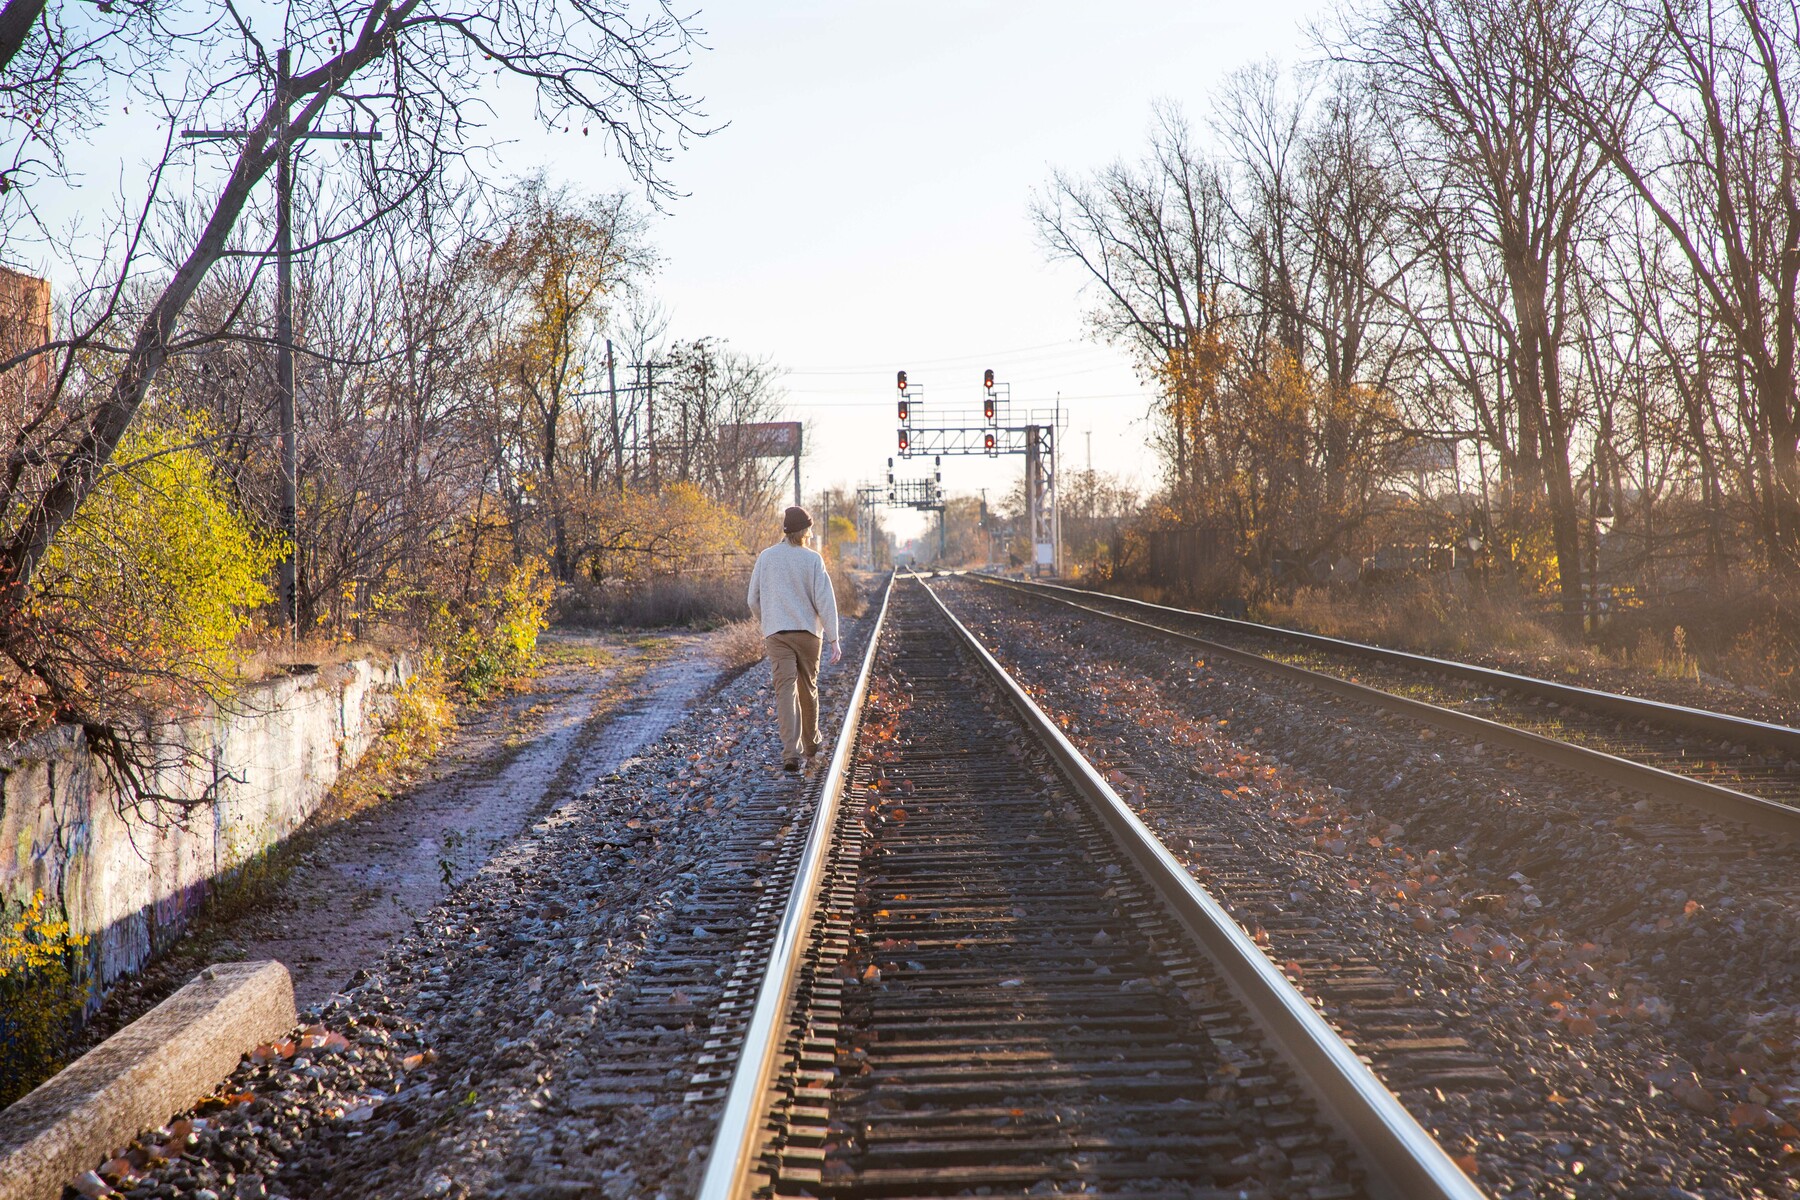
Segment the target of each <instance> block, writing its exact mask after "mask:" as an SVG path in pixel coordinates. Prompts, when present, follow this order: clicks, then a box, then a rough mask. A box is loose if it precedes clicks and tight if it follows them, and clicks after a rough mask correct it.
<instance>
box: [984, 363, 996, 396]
mask: <svg viewBox="0 0 1800 1200" xmlns="http://www.w3.org/2000/svg"><path fill="white" fill-rule="evenodd" d="M981 386H982V387H984V388H986V389H987V390H988V391H990V392H991V391H993V390H994V369H993V368H992V367H989V368H988V369H987V370H985V371H983V372H982V373H981Z"/></svg>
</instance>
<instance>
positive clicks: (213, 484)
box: [26, 419, 285, 719]
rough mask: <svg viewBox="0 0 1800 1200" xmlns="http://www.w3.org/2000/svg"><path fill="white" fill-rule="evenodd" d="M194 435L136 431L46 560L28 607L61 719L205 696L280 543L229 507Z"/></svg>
mask: <svg viewBox="0 0 1800 1200" xmlns="http://www.w3.org/2000/svg"><path fill="white" fill-rule="evenodd" d="M208 436H209V431H208V430H207V429H206V428H205V426H204V425H202V424H201V423H199V422H198V421H195V420H190V419H183V420H181V421H178V422H173V423H169V424H163V425H158V424H141V425H138V426H135V427H134V428H133V429H132V430H131V431H130V432H128V433H127V434H126V435H125V437H124V439H123V440H122V441H121V442H120V443H119V448H118V450H117V452H116V453H115V454H114V457H113V460H112V464H111V465H110V466H109V467H108V468H107V470H106V473H105V475H104V476H103V477H102V479H101V480H100V482H99V483H98V485H97V486H96V487H95V489H94V491H93V493H92V495H90V496H89V497H88V500H87V503H85V504H83V505H82V507H81V509H80V510H79V511H78V512H77V513H76V515H75V517H74V519H72V520H71V521H70V522H69V523H68V524H67V525H66V526H64V527H63V529H62V532H61V533H60V534H59V535H58V537H57V539H56V541H55V542H54V543H53V544H52V545H51V547H50V550H49V552H48V553H47V554H46V555H45V557H44V561H43V565H42V567H41V568H40V569H39V571H38V574H37V576H36V578H35V579H34V580H33V595H32V597H31V599H30V602H29V604H28V605H27V608H26V614H27V619H28V621H29V622H30V623H31V626H32V632H33V633H34V635H35V636H34V639H33V641H34V642H35V649H36V651H37V658H36V659H35V661H34V662H32V664H31V665H32V667H33V673H34V674H36V675H37V676H38V677H39V679H40V680H41V681H42V682H43V683H44V684H45V685H46V687H47V688H48V690H49V691H50V693H51V698H52V699H53V701H55V703H56V705H57V707H58V709H59V710H66V711H59V713H58V714H57V715H58V716H60V717H63V718H65V719H66V718H67V717H68V716H71V715H80V716H82V717H83V718H87V719H91V718H94V717H101V718H105V717H107V716H108V714H116V713H117V712H118V711H119V710H120V709H121V708H122V707H127V706H130V707H136V706H138V705H141V704H144V703H146V702H148V703H150V704H154V705H158V706H161V707H167V706H170V705H180V704H182V703H184V702H192V701H197V700H199V699H202V698H204V697H209V696H210V697H217V696H219V695H221V694H222V693H223V692H224V690H226V689H227V688H228V687H229V686H230V684H231V683H232V682H233V681H234V680H235V679H237V678H238V676H239V669H238V652H237V641H238V638H239V635H240V634H241V633H243V631H244V629H245V628H246V626H247V625H248V623H249V622H250V620H251V619H252V612H253V610H254V609H256V608H258V607H260V606H262V605H265V604H267V603H269V601H270V600H271V599H272V598H273V596H272V594H271V592H270V589H269V576H270V572H271V571H272V570H273V569H274V568H275V565H276V564H277V563H278V562H279V561H280V560H281V558H282V556H283V554H284V551H285V544H284V542H283V541H282V540H281V539H280V538H278V537H275V536H273V535H271V534H269V533H267V532H266V531H264V530H262V529H261V528H259V527H258V526H257V524H256V523H255V522H254V521H252V520H251V519H250V518H249V517H247V516H246V515H245V514H244V513H242V512H241V511H239V510H238V508H237V507H236V506H235V505H234V504H233V503H232V500H231V495H230V492H229V490H228V489H227V487H226V485H225V481H224V480H222V479H221V478H219V476H218V474H217V471H216V469H215V467H214V466H213V463H212V461H211V460H210V459H209V458H208V457H207V455H206V454H205V453H204V452H203V450H202V447H203V445H204V444H205V442H206V440H207V438H208Z"/></svg>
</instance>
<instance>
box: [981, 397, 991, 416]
mask: <svg viewBox="0 0 1800 1200" xmlns="http://www.w3.org/2000/svg"><path fill="white" fill-rule="evenodd" d="M981 415H982V416H984V417H986V418H987V419H988V420H990V421H991V420H993V419H994V398H993V397H992V396H989V397H988V398H987V399H986V400H983V401H982V402H981Z"/></svg>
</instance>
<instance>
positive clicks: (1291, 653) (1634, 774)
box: [971, 575, 1800, 837]
mask: <svg viewBox="0 0 1800 1200" xmlns="http://www.w3.org/2000/svg"><path fill="white" fill-rule="evenodd" d="M971 578H975V579H980V580H981V581H982V582H984V583H986V584H988V585H989V586H991V587H996V588H1002V589H1005V590H1008V591H1011V592H1014V593H1015V594H1021V595H1029V596H1031V597H1033V598H1035V599H1037V600H1038V601H1040V602H1043V603H1047V604H1054V605H1061V606H1065V607H1068V608H1073V609H1078V610H1080V611H1083V612H1086V613H1090V614H1093V615H1096V616H1100V617H1103V618H1106V619H1109V620H1111V621H1115V622H1119V623H1122V624H1125V625H1128V626H1132V627H1136V628H1139V629H1143V630H1145V631H1147V632H1151V633H1155V634H1158V635H1161V636H1164V637H1168V638H1172V639H1176V640H1178V641H1181V642H1184V643H1186V644H1188V645H1190V646H1193V647H1195V648H1197V649H1200V650H1203V651H1205V652H1206V653H1209V654H1211V655H1214V656H1215V657H1219V658H1224V659H1230V660H1232V661H1236V662H1240V663H1244V664H1246V665H1249V666H1253V667H1257V668H1259V669H1262V670H1265V671H1270V672H1274V673H1276V674H1280V675H1284V676H1287V677H1289V678H1292V679H1297V680H1299V681H1301V682H1303V683H1307V684H1310V685H1312V686H1315V687H1319V688H1321V689H1323V690H1326V691H1329V692H1333V693H1336V694H1338V695H1342V696H1345V697H1347V698H1350V699H1353V700H1358V701H1361V702H1364V703H1369V704H1373V705H1375V706H1377V707H1381V708H1385V709H1388V710H1390V711H1396V712H1400V713H1403V714H1405V715H1408V716H1412V717H1415V718H1418V719H1421V720H1424V721H1426V722H1429V723H1431V724H1434V725H1437V726H1439V727H1440V728H1444V729H1447V730H1449V731H1451V732H1454V733H1457V734H1460V735H1463V736H1467V737H1473V738H1476V739H1477V740H1480V741H1484V742H1488V743H1491V744H1494V745H1498V746H1501V747H1504V748H1506V749H1509V750H1515V751H1522V752H1524V753H1527V754H1530V755H1532V756H1534V757H1536V758H1540V759H1543V760H1546V761H1548V762H1551V763H1554V764H1556V765H1559V766H1564V767H1571V768H1574V769H1576V770H1581V771H1586V772H1588V773H1590V774H1595V775H1598V776H1600V777H1602V778H1604V779H1606V780H1608V781H1609V782H1612V783H1617V784H1622V785H1625V786H1630V787H1636V788H1640V789H1643V790H1646V791H1649V792H1651V793H1653V794H1656V795H1659V796H1662V797H1664V798H1667V799H1671V800H1676V801H1679V802H1682V803H1686V804H1690V805H1694V806H1696V807H1699V808H1703V809H1705V810H1707V811H1710V812H1714V813H1717V814H1719V815H1721V816H1727V817H1731V818H1733V819H1735V820H1740V821H1744V822H1746V823H1748V824H1751V825H1754V826H1756V827H1758V828H1761V829H1764V830H1768V831H1770V832H1774V833H1778V834H1781V835H1783V836H1787V837H1793V836H1797V835H1800V729H1793V728H1791V727H1788V726H1785V725H1777V724H1773V723H1770V722H1767V721H1758V720H1752V719H1750V718H1745V717H1735V716H1732V715H1730V714H1727V713H1719V712H1711V711H1707V710H1703V709H1695V708H1687V707H1684V706H1681V705H1674V704H1666V703H1663V702H1661V701H1655V700H1646V699H1642V698H1640V697H1635V696H1624V695H1619V694H1616V693H1611V692H1601V691H1596V690H1594V689H1591V688H1582V687H1576V686H1573V685H1570V684H1563V683H1557V682H1555V681H1552V680H1545V679H1537V678H1533V677H1531V676H1525V675H1515V674H1512V673H1509V672H1506V671H1499V670H1495V669H1493V668H1489V667H1481V666H1477V665H1474V664H1471V663H1459V662H1453V661H1450V660H1445V659H1437V658H1431V657H1428V656H1425V655H1419V654H1410V653H1407V652H1405V651H1399V650H1389V649H1386V648H1384V647H1379V646H1369V645H1365V644H1363V643H1359V642H1348V641H1343V640H1340V639H1336V638H1328V637H1323V636H1321V635H1318V634H1311V633H1303V632H1300V631H1298V630H1288V629H1281V628H1278V627H1276V626H1270V625H1259V624H1257V623H1255V622H1250V621H1241V620H1236V619H1234V618H1230V617H1219V616H1214V615H1212V614H1210V613H1200V612H1194V611H1191V610H1188V609H1180V608H1172V607H1169V606H1166V605H1158V604H1151V603H1148V602H1146V601H1141V600H1133V599H1130V598H1128V597H1122V596H1109V595H1106V594H1104V593H1099V592H1090V591H1085V590H1081V589H1077V588H1070V587H1064V586H1061V585H1056V584H1042V583H1020V582H1017V581H1012V580H1000V579H995V578H993V577H991V576H984V575H974V576H971ZM1198 630H1205V633H1204V635H1203V634H1202V633H1200V632H1197V631H1198ZM1221 638H1224V639H1227V640H1221Z"/></svg>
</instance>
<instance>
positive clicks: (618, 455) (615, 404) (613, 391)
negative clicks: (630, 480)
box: [606, 338, 625, 496]
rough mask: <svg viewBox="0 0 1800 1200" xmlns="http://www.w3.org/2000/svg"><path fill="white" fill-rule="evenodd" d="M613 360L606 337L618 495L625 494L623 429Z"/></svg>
mask: <svg viewBox="0 0 1800 1200" xmlns="http://www.w3.org/2000/svg"><path fill="white" fill-rule="evenodd" d="M615 368H616V364H615V363H614V362H613V344H612V339H611V338H607V339H606V395H607V406H608V410H609V414H610V416H611V418H612V436H613V474H614V475H615V476H617V477H618V480H619V495H621V496H623V495H624V494H625V431H624V430H623V429H621V428H620V427H619V376H618V372H617V370H616V369H615Z"/></svg>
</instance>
